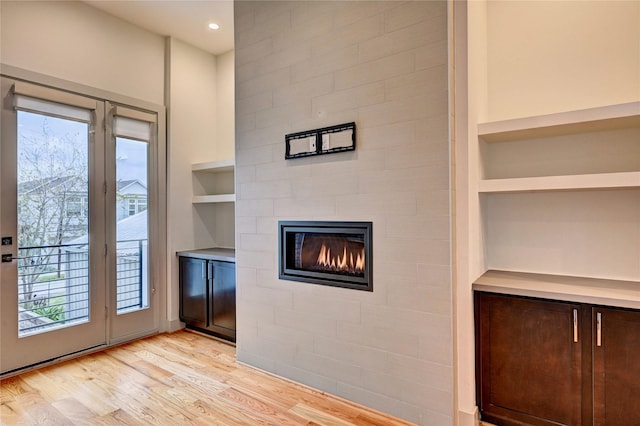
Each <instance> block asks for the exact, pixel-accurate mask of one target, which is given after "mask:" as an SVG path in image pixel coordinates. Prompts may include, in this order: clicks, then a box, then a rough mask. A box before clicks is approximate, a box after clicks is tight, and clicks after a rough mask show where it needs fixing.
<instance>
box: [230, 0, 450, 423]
mask: <svg viewBox="0 0 640 426" xmlns="http://www.w3.org/2000/svg"><path fill="white" fill-rule="evenodd" d="M235 7H236V10H235V25H236V50H235V55H236V58H235V59H236V64H237V66H236V91H237V95H236V164H237V184H236V185H237V198H238V201H237V203H236V235H237V237H236V243H237V245H236V252H237V274H238V292H237V309H238V346H237V351H238V359H239V360H240V361H242V362H246V363H249V364H251V365H254V366H257V367H260V368H263V369H265V370H268V371H271V372H274V373H276V374H279V375H282V376H285V377H288V378H290V379H293V380H296V381H299V382H302V383H306V384H308V385H311V386H313V387H316V388H319V389H322V390H325V391H328V392H331V393H333V394H337V395H340V396H342V397H345V398H347V399H350V400H353V401H356V402H359V403H362V404H365V405H368V406H371V407H374V408H377V409H380V410H383V411H386V412H388V413H391V414H394V415H398V416H400V417H404V418H406V419H408V420H411V421H414V422H416V423H419V424H424V425H446V424H452V423H453V360H452V346H453V343H452V312H451V311H452V300H451V259H450V249H451V245H450V230H449V224H450V209H449V196H450V188H449V171H450V168H449V144H448V117H447V113H448V101H447V99H448V91H447V59H448V58H447V26H446V25H447V15H446V9H447V5H446V2H408V3H399V2H395V1H388V2H385V1H383V2H366V1H365V2H359V1H353V2H350V1H342V2H313V1H310V2H236V4H235ZM349 121H355V122H356V125H357V133H358V140H357V149H356V151H355V152H350V153H340V154H330V155H324V156H319V157H315V158H304V159H294V160H285V159H284V150H285V146H284V136H285V134H287V133H290V132H294V131H301V130H309V129H315V128H319V127H324V126H328V125H333V124H341V123H345V122H349ZM280 219H291V220H314V219H317V220H366V221H372V222H373V243H374V246H373V247H374V253H373V259H374V264H373V273H374V278H373V281H374V284H373V286H374V291H373V292H372V293H369V292H362V291H357V290H350V289H342V288H335V287H326V286H319V285H313V284H305V283H299V282H291V281H284V280H279V279H278V270H277V256H278V253H277V246H278V242H277V231H278V226H277V223H278V220H280Z"/></svg>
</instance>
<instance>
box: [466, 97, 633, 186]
mask: <svg viewBox="0 0 640 426" xmlns="http://www.w3.org/2000/svg"><path fill="white" fill-rule="evenodd" d="M478 140H479V141H478V142H479V144H480V158H481V160H480V170H481V175H482V178H481V179H480V181H479V182H478V189H479V192H481V193H491V192H518V191H559V190H572V189H576V190H583V189H614V188H638V187H640V102H632V103H626V104H619V105H612V106H606V107H600V108H591V109H585V110H580V111H570V112H562V113H557V114H549V115H542V116H537V117H526V118H520V119H514V120H505V121H498V122H492V123H483V124H479V125H478Z"/></svg>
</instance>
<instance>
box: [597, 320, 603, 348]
mask: <svg viewBox="0 0 640 426" xmlns="http://www.w3.org/2000/svg"><path fill="white" fill-rule="evenodd" d="M596 346H602V314H601V313H600V312H598V313H596Z"/></svg>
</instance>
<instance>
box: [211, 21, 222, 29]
mask: <svg viewBox="0 0 640 426" xmlns="http://www.w3.org/2000/svg"><path fill="white" fill-rule="evenodd" d="M218 28H220V25H218V24H216V23H214V22H212V23H210V24H209V29H210V30H217V29H218Z"/></svg>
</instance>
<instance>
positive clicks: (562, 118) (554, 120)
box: [478, 102, 640, 142]
mask: <svg viewBox="0 0 640 426" xmlns="http://www.w3.org/2000/svg"><path fill="white" fill-rule="evenodd" d="M633 127H636V128H637V127H640V102H630V103H624V104H616V105H608V106H604V107H598V108H589V109H583V110H577V111H568V112H560V113H555V114H547V115H539V116H534V117H525V118H517V119H512V120H503V121H494V122H490V123H481V124H478V137H479V138H480V139H482V140H483V141H485V142H504V141H514V140H520V139H533V138H544V137H551V136H561V135H570V134H577V133H585V132H597V131H603V130H614V129H623V128H633Z"/></svg>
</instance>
